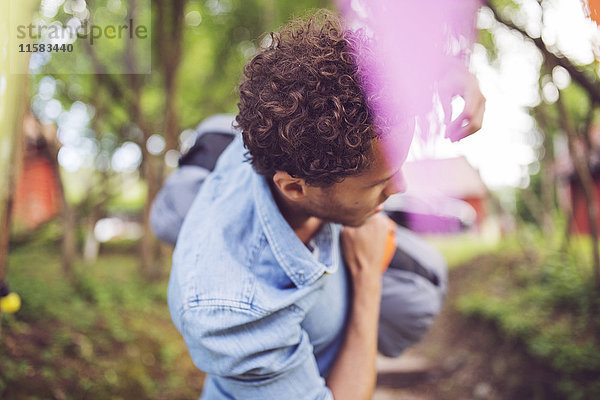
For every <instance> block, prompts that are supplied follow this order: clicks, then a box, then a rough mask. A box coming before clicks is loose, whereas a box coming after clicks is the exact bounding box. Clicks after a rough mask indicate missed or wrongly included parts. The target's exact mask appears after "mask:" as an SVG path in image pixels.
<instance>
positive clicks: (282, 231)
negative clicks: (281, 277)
mask: <svg viewBox="0 0 600 400" xmlns="http://www.w3.org/2000/svg"><path fill="white" fill-rule="evenodd" d="M252 175H253V190H254V200H255V202H256V206H257V212H258V216H259V219H260V223H261V225H262V228H263V231H264V232H265V235H266V237H267V241H268V242H269V245H270V247H271V250H272V251H273V254H274V255H275V258H276V260H277V262H278V263H279V265H280V266H281V268H282V269H283V270H284V271H285V273H286V275H287V276H288V277H289V278H290V280H291V281H292V282H294V284H295V285H296V286H297V287H302V286H304V285H310V284H312V283H314V282H315V281H316V280H317V279H318V278H319V277H320V276H321V275H323V273H333V272H335V271H337V268H338V265H339V264H340V260H339V256H340V255H339V251H337V249H338V247H339V232H340V228H339V226H337V225H335V224H331V223H326V224H324V225H323V226H322V227H321V229H320V230H319V232H318V233H317V234H316V235H315V237H314V240H315V244H316V245H317V246H318V247H319V256H318V260H316V259H315V258H314V257H313V255H312V253H311V252H310V250H309V249H308V248H307V247H306V246H305V245H304V243H302V241H301V240H300V238H298V236H297V235H296V233H295V232H294V230H293V229H292V228H291V227H290V225H289V224H288V223H287V221H286V220H285V218H283V215H281V212H280V211H279V207H277V204H276V203H275V199H273V195H272V193H271V189H270V188H269V185H268V183H267V181H266V178H265V177H264V176H262V175H259V174H252Z"/></svg>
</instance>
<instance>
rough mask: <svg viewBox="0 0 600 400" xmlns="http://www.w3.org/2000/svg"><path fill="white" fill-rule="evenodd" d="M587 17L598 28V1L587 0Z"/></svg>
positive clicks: (599, 10) (599, 5)
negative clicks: (588, 13)
mask: <svg viewBox="0 0 600 400" xmlns="http://www.w3.org/2000/svg"><path fill="white" fill-rule="evenodd" d="M587 5H588V7H589V12H590V15H589V17H590V18H591V19H592V20H593V21H594V22H596V24H598V25H599V26H600V0H587Z"/></svg>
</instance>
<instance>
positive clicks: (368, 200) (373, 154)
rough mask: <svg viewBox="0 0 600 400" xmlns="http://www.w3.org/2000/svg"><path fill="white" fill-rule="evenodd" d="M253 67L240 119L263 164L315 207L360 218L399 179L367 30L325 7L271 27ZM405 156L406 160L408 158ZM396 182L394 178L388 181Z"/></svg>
mask: <svg viewBox="0 0 600 400" xmlns="http://www.w3.org/2000/svg"><path fill="white" fill-rule="evenodd" d="M271 39H272V40H271V44H270V45H269V46H268V47H266V48H265V49H263V50H262V51H261V52H260V53H259V54H258V55H257V56H255V57H254V58H253V59H252V60H251V61H250V62H249V63H248V64H247V65H246V66H245V67H244V79H243V81H242V83H241V84H240V102H239V104H238V108H239V114H238V116H237V117H236V121H237V124H238V125H239V127H240V128H241V129H242V131H243V139H244V144H245V146H246V148H247V149H248V153H249V159H250V161H251V162H252V165H253V166H254V168H255V169H256V171H257V172H258V173H260V174H263V175H265V176H267V177H268V178H269V179H271V178H272V180H273V182H274V184H275V186H276V187H277V188H278V190H279V192H280V193H281V194H283V195H284V196H285V197H286V198H287V199H288V200H290V201H292V202H294V203H295V205H296V206H297V207H298V208H300V209H302V210H303V211H305V212H306V213H307V215H309V216H316V217H319V218H321V219H324V220H331V221H335V222H342V223H345V224H347V225H360V224H362V222H364V220H365V219H366V217H365V216H366V215H367V214H368V215H370V214H372V213H373V212H374V210H375V208H376V207H377V206H378V205H379V204H380V203H381V202H383V201H384V200H385V199H386V198H387V197H388V196H389V195H390V194H392V192H396V191H398V190H397V186H398V182H397V181H396V179H395V178H394V179H391V181H392V182H393V183H394V184H393V185H391V186H389V187H383V186H382V185H383V183H381V182H379V181H382V180H384V179H385V178H387V177H388V176H390V175H392V174H394V173H396V175H395V177H398V176H400V175H401V174H400V173H399V167H398V165H389V164H388V163H387V162H386V161H385V159H384V157H383V152H382V149H381V148H380V139H381V137H380V135H381V130H380V129H377V127H376V126H375V124H374V120H375V118H374V116H373V113H372V110H371V108H370V107H369V105H368V104H367V99H366V97H365V95H364V93H363V90H362V88H361V81H362V78H361V76H362V75H361V74H363V71H361V70H360V68H359V66H358V64H357V62H356V59H357V54H356V52H357V51H359V50H364V49H365V46H364V44H365V43H366V38H365V37H364V34H362V33H361V32H355V31H352V30H348V29H345V28H344V26H343V24H342V22H341V21H340V20H339V19H338V18H337V17H336V16H334V15H333V14H331V13H329V12H325V11H321V12H319V13H317V14H316V15H314V16H313V17H312V18H310V19H309V20H308V21H294V22H292V23H291V24H289V25H287V26H285V27H284V28H282V29H281V30H280V31H279V32H278V33H272V34H271ZM402 161H403V160H402ZM386 182H387V183H390V180H388V181H386Z"/></svg>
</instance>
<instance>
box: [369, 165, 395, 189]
mask: <svg viewBox="0 0 600 400" xmlns="http://www.w3.org/2000/svg"><path fill="white" fill-rule="evenodd" d="M400 171H402V168H398V169H397V170H396V171H395V172H394V173H393V174H391V175H390V176H388V177H387V178H383V179H380V180H378V181H377V182H373V183H371V184H370V185H369V187H371V186H377V185H380V184H382V183H384V182H387V181H389V180H390V179H392V178H393V177H394V176H396V175H398V173H400Z"/></svg>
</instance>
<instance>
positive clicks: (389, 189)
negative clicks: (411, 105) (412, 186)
mask: <svg viewBox="0 0 600 400" xmlns="http://www.w3.org/2000/svg"><path fill="white" fill-rule="evenodd" d="M406 187H407V185H406V179H404V173H403V172H402V171H400V172H398V173H397V174H396V175H395V176H394V177H393V178H392V179H390V181H389V182H388V184H387V186H386V188H385V190H384V194H385V195H386V197H389V196H391V195H393V194H396V193H404V192H406Z"/></svg>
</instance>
